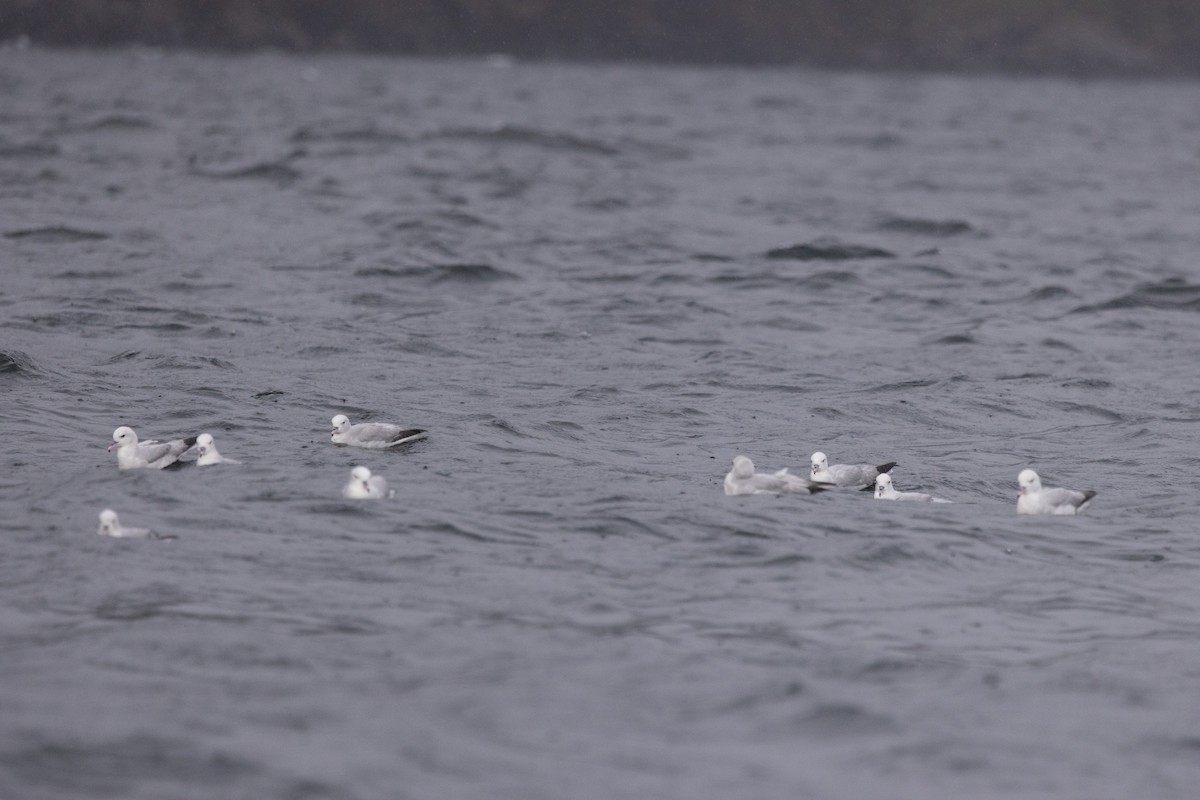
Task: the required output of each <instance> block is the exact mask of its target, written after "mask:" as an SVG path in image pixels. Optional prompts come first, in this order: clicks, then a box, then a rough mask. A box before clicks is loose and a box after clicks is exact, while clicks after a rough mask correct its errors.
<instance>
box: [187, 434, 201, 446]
mask: <svg viewBox="0 0 1200 800" xmlns="http://www.w3.org/2000/svg"><path fill="white" fill-rule="evenodd" d="M199 438H200V437H199V436H188V437H187V438H185V439H184V440H183V443H184V444H186V445H187V446H188V447H193V446H195V444H196V440H197V439H199Z"/></svg>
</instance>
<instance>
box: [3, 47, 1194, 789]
mask: <svg viewBox="0 0 1200 800" xmlns="http://www.w3.org/2000/svg"><path fill="white" fill-rule="evenodd" d="M0 102H2V106H3V113H2V114H0V264H2V265H3V274H4V279H3V281H0V352H2V353H3V356H0V391H2V392H3V398H4V402H3V404H2V408H0V432H2V434H3V441H4V455H3V465H4V466H3V470H2V471H0V536H2V539H0V541H2V542H3V558H2V559H0V609H2V610H0V637H2V638H0V641H2V643H3V647H2V648H0V673H2V674H3V676H4V680H3V681H2V682H0V795H2V796H4V797H13V798H18V797H19V798H68V797H72V798H73V797H79V798H95V797H122V798H130V799H133V798H155V799H158V798H191V797H195V798H205V800H209V799H210V798H213V797H221V798H226V797H231V798H232V797H239V798H240V797H246V798H251V797H252V798H267V797H269V798H306V799H307V798H331V799H332V798H338V799H339V800H343V799H345V798H364V799H367V798H378V797H412V798H425V797H455V798H481V799H482V798H489V800H490V799H494V798H500V797H504V798H508V797H511V798H523V799H524V800H532V799H536V798H564V797H570V798H606V799H608V798H638V799H639V800H643V799H644V798H648V797H654V798H665V797H671V798H689V799H692V798H698V797H704V798H708V797H713V798H716V797H721V798H726V797H739V798H776V797H791V798H795V797H805V798H808V797H811V798H846V799H847V800H851V799H853V800H861V799H862V798H921V799H922V800H926V799H927V798H942V797H944V798H963V797H971V798H1014V797H1022V798H1039V797H1046V798H1050V797H1054V798H1061V797H1087V798H1129V797H1140V798H1149V797H1154V798H1176V797H1178V798H1183V797H1191V796H1192V795H1193V793H1194V791H1195V786H1196V785H1197V782H1198V781H1200V700H1198V699H1197V698H1198V696H1200V695H1198V694H1197V688H1198V686H1197V685H1198V683H1200V535H1198V533H1197V530H1196V524H1195V511H1194V506H1195V490H1196V488H1197V485H1198V483H1200V481H1198V480H1197V477H1196V472H1197V468H1198V467H1200V455H1198V452H1197V433H1198V431H1200V428H1198V423H1200V399H1197V397H1198V396H1197V391H1196V390H1197V384H1198V382H1200V381H1198V377H1197V366H1196V363H1197V362H1196V354H1197V352H1200V328H1198V326H1197V320H1198V317H1197V316H1196V315H1197V312H1200V277H1198V276H1197V274H1196V273H1197V253H1200V224H1198V222H1197V220H1198V219H1200V192H1198V191H1197V190H1196V187H1197V185H1200V85H1198V84H1196V83H1147V82H1139V83H1119V82H1118V83H1112V82H1088V83H1075V82H1068V81H1050V80H1033V79H1022V80H1009V79H981V78H973V79H953V78H942V77H917V76H911V75H906V76H899V77H889V76H870V75H861V74H826V73H810V72H798V71H790V70H778V71H768V70H734V69H707V70H692V69H666V68H648V67H647V68H642V67H636V66H595V65H592V66H566V65H538V66H532V65H516V66H506V65H505V64H504V63H503V62H496V63H475V62H445V61H442V62H435V61H401V60H384V59H375V58H359V57H333V56H330V57H320V58H306V59H300V58H292V57H285V56H281V55H259V56H254V57H232V56H199V55H162V54H158V53H154V52H141V51H129V52H118V53H109V54H85V53H64V52H47V51H38V50H26V51H13V50H9V51H4V52H0ZM339 412H343V413H346V414H348V415H350V416H351V418H353V419H356V420H367V419H370V420H380V421H394V422H397V423H401V424H407V425H419V426H422V427H427V428H429V429H430V430H431V432H432V435H431V436H430V438H429V439H428V440H427V441H424V442H422V443H419V444H417V445H414V446H412V447H410V448H408V449H407V450H405V451H403V452H394V453H377V452H366V451H348V450H346V449H342V448H335V447H333V446H331V445H330V444H328V441H327V440H328V435H329V425H328V420H329V418H330V417H331V416H333V415H334V414H336V413H339ZM121 424H128V425H132V426H133V427H135V428H136V429H137V430H138V431H139V433H141V434H142V435H143V437H148V436H156V437H174V436H181V435H187V434H193V435H194V434H196V433H199V432H202V431H209V432H211V433H213V434H214V435H215V436H216V440H217V444H218V446H219V447H220V448H221V451H222V452H223V453H224V454H225V455H227V456H229V457H232V458H237V459H240V460H242V461H243V462H244V464H243V465H242V466H240V467H228V468H212V469H205V470H198V469H195V468H194V467H191V466H185V467H183V468H180V469H177V470H168V471H163V472H150V471H135V472H119V471H118V470H117V469H116V464H115V460H114V458H113V456H112V455H110V454H108V453H106V452H105V447H106V446H107V445H108V443H109V441H110V434H111V431H112V430H113V428H115V427H117V426H118V425H121ZM817 449H821V450H824V451H826V452H827V453H829V454H830V456H831V457H832V458H831V460H832V461H834V462H838V461H875V462H879V461H889V460H896V461H899V462H900V466H899V467H897V468H896V470H895V471H894V472H893V475H894V478H895V481H896V485H897V487H898V488H900V489H902V490H924V491H934V492H937V493H938V494H940V495H942V496H945V497H948V498H950V499H952V500H954V501H955V504H954V505H946V506H936V507H926V506H922V505H919V504H917V505H913V504H899V503H883V502H876V501H874V500H873V499H871V498H870V496H869V495H866V494H859V493H855V492H837V493H826V494H823V495H820V496H817V497H787V498H770V497H742V498H728V497H725V496H724V495H723V494H722V491H721V480H722V477H723V476H724V473H725V472H726V471H727V469H728V468H729V463H730V460H731V459H732V457H733V456H734V455H735V454H737V453H739V452H744V453H746V454H748V455H750V456H752V457H753V458H754V459H755V460H756V461H757V462H758V464H759V465H760V467H761V468H764V469H776V468H779V467H782V466H790V467H792V468H793V469H794V470H795V471H798V472H803V471H804V470H805V469H806V465H807V463H808V456H809V454H810V453H811V452H812V451H814V450H817ZM356 463H363V464H366V465H368V466H369V467H371V469H372V470H374V471H375V472H377V473H380V474H383V475H385V476H386V477H387V478H388V479H389V480H390V481H391V483H392V485H393V486H394V487H395V488H396V490H397V497H396V499H395V500H393V501H391V502H387V503H379V504H365V505H364V504H354V503H351V502H348V501H343V500H342V499H341V498H340V497H339V494H338V493H339V489H340V487H341V485H342V484H343V483H344V482H345V480H346V477H347V474H348V471H349V468H350V467H351V466H352V465H354V464H356ZM1026 466H1033V467H1035V468H1037V469H1038V470H1039V471H1041V473H1042V475H1043V478H1044V479H1046V481H1047V482H1048V483H1051V484H1055V485H1060V484H1061V485H1068V486H1073V487H1077V488H1083V489H1086V488H1094V489H1097V490H1098V491H1099V496H1098V497H1097V499H1096V501H1094V503H1093V505H1092V508H1091V509H1090V511H1089V513H1088V515H1086V516H1082V517H1078V518H1052V519H1051V518H1037V519H1028V518H1018V517H1016V516H1015V513H1014V507H1015V500H1016V475H1017V472H1018V471H1019V470H1020V469H1021V468H1023V467H1026ZM106 506H111V507H113V508H116V509H117V510H119V511H120V513H121V515H122V519H123V521H124V522H125V523H126V524H130V525H140V526H150V527H153V528H155V529H156V530H159V531H161V532H164V533H172V534H175V535H177V536H178V537H179V538H178V540H177V541H169V542H156V541H119V540H112V539H107V538H102V537H99V536H96V535H95V529H96V525H97V514H98V513H99V511H100V510H101V509H102V508H104V507H106Z"/></svg>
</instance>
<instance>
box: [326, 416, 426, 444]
mask: <svg viewBox="0 0 1200 800" xmlns="http://www.w3.org/2000/svg"><path fill="white" fill-rule="evenodd" d="M330 421H331V422H332V423H333V433H331V434H330V435H329V440H330V441H331V442H333V443H334V444H348V445H352V446H354V447H366V448H369V449H372V450H386V449H387V448H389V447H395V446H396V445H401V444H405V443H406V442H412V441H415V440H417V439H420V438H423V437H424V436H425V433H426V431H425V429H424V428H401V427H400V426H399V425H390V424H388V423H386V422H362V423H359V424H358V425H351V424H350V420H349V419H347V418H346V415H345V414H338V415H337V416H336V417H334V418H333V419H332V420H330Z"/></svg>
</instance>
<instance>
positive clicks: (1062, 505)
mask: <svg viewBox="0 0 1200 800" xmlns="http://www.w3.org/2000/svg"><path fill="white" fill-rule="evenodd" d="M1017 486H1019V487H1020V488H1019V489H1018V490H1017V513H1018V514H1067V515H1074V514H1078V513H1079V512H1081V511H1083V510H1084V509H1085V508H1087V506H1088V503H1090V502H1091V501H1092V498H1093V497H1095V496H1096V493H1095V492H1093V491H1090V490H1089V491H1086V492H1079V491H1076V490H1074V489H1060V488H1056V487H1051V488H1049V489H1043V488H1042V479H1041V478H1040V477H1038V474H1037V473H1036V472H1034V471H1033V470H1031V469H1023V470H1021V474H1020V475H1018V476H1017Z"/></svg>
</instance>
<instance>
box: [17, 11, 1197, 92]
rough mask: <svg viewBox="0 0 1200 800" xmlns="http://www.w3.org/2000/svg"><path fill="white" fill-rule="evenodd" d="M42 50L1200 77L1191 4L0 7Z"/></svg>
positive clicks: (19, 36)
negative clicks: (263, 50) (116, 48)
mask: <svg viewBox="0 0 1200 800" xmlns="http://www.w3.org/2000/svg"><path fill="white" fill-rule="evenodd" d="M23 38H27V39H28V40H31V41H33V42H35V43H38V44H47V45H68V46H76V45H84V46H109V45H121V44H128V43H141V44H146V45H155V46H167V47H192V48H219V49H234V50H237V49H251V48H259V47H274V48H282V49H285V50H296V51H309V50H322V51H330V50H346V51H373V52H386V53H397V54H409V55H417V54H423V55H461V54H488V53H504V54H508V55H512V56H516V57H518V58H554V59H585V60H590V59H635V60H642V61H675V62H691V63H701V64H703V63H743V64H801V65H811V66H827V67H865V68H884V69H936V70H971V71H982V70H989V71H990V70H1000V71H1013V72H1053V73H1065V74H1078V75H1103V74H1167V75H1171V74H1174V75H1197V74H1200V0H0V40H5V41H13V40H20V39H23Z"/></svg>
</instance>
